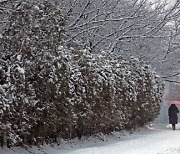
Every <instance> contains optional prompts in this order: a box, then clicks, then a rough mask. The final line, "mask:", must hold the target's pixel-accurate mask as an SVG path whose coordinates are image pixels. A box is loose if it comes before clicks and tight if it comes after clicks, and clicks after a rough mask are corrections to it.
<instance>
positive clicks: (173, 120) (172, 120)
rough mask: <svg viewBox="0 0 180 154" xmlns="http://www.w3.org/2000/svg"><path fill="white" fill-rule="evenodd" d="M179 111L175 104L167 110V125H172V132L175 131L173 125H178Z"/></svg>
mask: <svg viewBox="0 0 180 154" xmlns="http://www.w3.org/2000/svg"><path fill="white" fill-rule="evenodd" d="M177 113H179V110H178V108H177V106H176V105H175V104H171V106H170V107H169V110H168V115H169V124H172V128H173V130H175V125H176V124H177V123H178V116H177Z"/></svg>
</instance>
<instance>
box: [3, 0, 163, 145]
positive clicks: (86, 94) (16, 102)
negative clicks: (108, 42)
mask: <svg viewBox="0 0 180 154" xmlns="http://www.w3.org/2000/svg"><path fill="white" fill-rule="evenodd" d="M64 27H65V17H64V16H63V15H62V14H61V11H60V10H59V9H58V8H57V7H56V5H55V4H54V3H53V2H51V1H43V2H35V1H23V2H20V3H18V4H15V5H13V9H12V11H11V12H10V14H9V23H8V27H7V28H6V29H5V30H4V31H3V34H2V36H1V37H0V144H1V146H8V147H10V146H14V145H24V144H27V145H38V144H43V143H44V142H46V143H50V142H56V141H57V139H60V138H61V139H71V138H75V137H78V138H81V136H89V135H93V134H96V133H104V134H108V133H111V132H112V131H121V130H123V129H135V128H138V127H141V126H143V125H145V124H147V123H148V122H150V121H152V120H153V119H154V118H155V117H156V116H157V115H158V114H159V109H160V102H161V97H162V91H163V84H162V83H161V81H160V79H159V77H158V76H157V74H156V73H155V72H154V71H153V70H152V69H151V67H150V66H149V65H147V64H146V63H144V62H142V61H140V60H138V59H136V58H133V57H130V58H129V59H128V60H127V59H125V58H123V57H122V56H120V55H118V54H115V53H109V52H108V51H103V52H101V53H99V54H92V53H90V51H89V50H88V49H86V48H85V47H83V45H77V46H76V47H74V48H72V47H71V48H69V47H66V46H65V45H62V42H65V36H64Z"/></svg>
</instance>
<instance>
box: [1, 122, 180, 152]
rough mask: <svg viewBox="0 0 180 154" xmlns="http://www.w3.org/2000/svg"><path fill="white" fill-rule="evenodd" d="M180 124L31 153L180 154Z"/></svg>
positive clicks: (157, 126)
mask: <svg viewBox="0 0 180 154" xmlns="http://www.w3.org/2000/svg"><path fill="white" fill-rule="evenodd" d="M179 126H180V125H178V128H177V130H175V131H173V130H171V128H167V127H166V126H165V125H154V126H151V127H150V128H148V129H143V130H142V131H140V132H137V133H134V134H131V135H129V134H128V135H125V136H121V137H120V138H119V135H117V134H116V135H115V136H109V137H108V141H105V142H102V141H97V140H95V141H96V142H95V141H94V142H90V141H84V143H82V142H81V141H75V143H73V144H71V145H69V144H64V145H63V147H61V149H59V147H57V146H54V147H51V146H45V147H44V148H43V150H40V151H38V150H37V149H35V148H34V149H33V148H32V149H31V150H30V151H31V154H32V153H34V154H41V153H46V154H180V127H179ZM0 154H29V152H27V151H25V150H22V149H13V151H12V150H9V149H3V150H2V149H0Z"/></svg>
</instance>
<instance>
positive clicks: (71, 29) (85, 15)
mask: <svg viewBox="0 0 180 154" xmlns="http://www.w3.org/2000/svg"><path fill="white" fill-rule="evenodd" d="M61 5H62V8H63V10H64V12H65V13H66V15H67V16H69V24H68V27H67V32H68V36H69V41H73V40H74V39H76V40H78V41H80V42H83V43H85V44H86V45H87V46H88V47H89V48H90V49H91V51H92V52H99V50H102V49H107V50H110V51H113V52H119V53H120V54H123V55H124V56H127V57H129V56H135V57H138V58H139V59H143V60H145V61H148V62H149V63H150V64H151V65H152V66H153V68H155V69H156V71H157V72H158V73H159V74H160V75H161V77H162V78H163V79H164V80H171V81H172V80H173V79H174V78H173V76H177V75H178V74H179V62H178V59H179V58H178V57H179V54H178V52H177V49H178V46H179V45H178V44H177V42H178V39H177V37H179V33H178V32H177V24H176V26H175V25H174V24H172V23H174V19H177V18H179V16H180V14H179V5H180V2H179V1H178V0H177V1H175V2H174V4H173V5H168V4H167V3H166V2H162V1H154V2H149V1H148V0H140V1H139V0H131V1H130V0H112V1H109V0H96V1H93V0H76V1H69V0H65V1H63V2H62V3H61ZM176 23H177V22H176ZM175 27H176V30H175ZM167 70H168V71H167Z"/></svg>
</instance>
